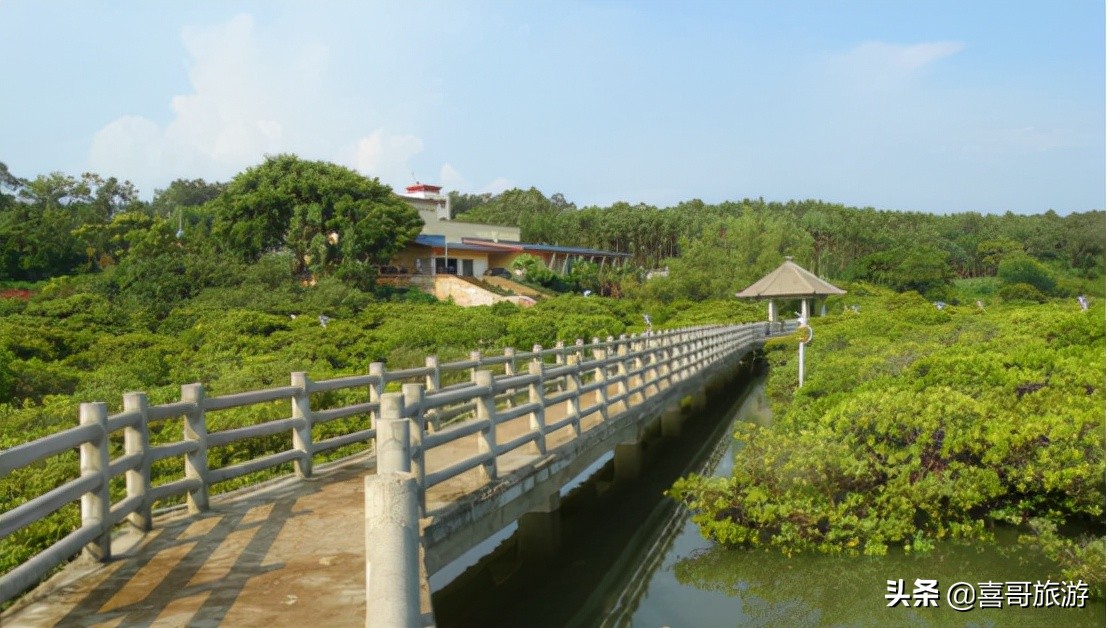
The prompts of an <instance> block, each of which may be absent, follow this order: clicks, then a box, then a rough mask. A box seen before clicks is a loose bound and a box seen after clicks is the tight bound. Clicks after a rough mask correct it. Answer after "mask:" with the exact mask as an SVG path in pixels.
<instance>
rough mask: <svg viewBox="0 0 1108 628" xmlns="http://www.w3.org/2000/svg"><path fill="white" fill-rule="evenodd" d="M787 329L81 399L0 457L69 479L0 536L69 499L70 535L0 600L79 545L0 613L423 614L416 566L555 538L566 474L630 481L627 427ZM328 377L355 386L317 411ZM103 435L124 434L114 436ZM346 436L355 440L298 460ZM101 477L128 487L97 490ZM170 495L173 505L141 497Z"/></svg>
mask: <svg viewBox="0 0 1108 628" xmlns="http://www.w3.org/2000/svg"><path fill="white" fill-rule="evenodd" d="M794 328H795V323H790V324H774V325H773V327H772V328H771V326H770V324H768V323H752V324H747V325H734V326H718V327H700V328H691V329H680V330H673V331H666V332H662V333H654V334H646V335H641V336H630V337H628V336H621V337H620V338H618V339H615V338H610V337H609V338H608V339H607V340H606V341H600V340H598V339H595V338H594V339H593V342H591V343H589V344H586V343H584V342H582V341H580V340H579V341H577V343H576V344H575V345H572V346H565V345H562V344H559V345H558V346H556V347H554V348H551V349H543V348H542V347H540V346H535V347H534V348H533V350H532V351H531V352H527V353H517V352H515V351H514V350H513V349H507V350H505V352H504V354H503V355H499V356H482V355H481V354H480V353H477V352H474V353H472V354H471V355H470V359H468V360H464V361H460V362H454V363H449V364H441V365H440V364H439V363H438V360H437V358H435V357H434V356H431V357H428V358H427V361H426V365H425V366H424V367H420V368H416V369H405V370H397V371H388V370H386V369H385V368H384V365H383V364H380V363H374V364H372V365H370V369H369V373H368V374H366V375H355V376H350V377H343V378H338V379H333V380H327V381H319V382H316V381H312V380H311V379H310V378H308V377H307V376H306V375H305V374H304V373H293V374H292V376H291V385H290V386H286V387H281V388H275V389H267V390H260V391H251V392H246V393H239V394H234V395H225V396H217V397H208V396H206V395H205V394H204V389H203V386H202V385H200V384H191V385H187V386H183V387H182V390H181V400H180V401H178V402H174V403H169V404H164V405H154V406H152V405H149V404H148V403H147V400H146V396H145V395H144V394H143V393H131V394H128V395H125V396H124V404H123V405H124V410H123V412H121V413H118V414H115V415H111V416H109V415H108V414H107V410H106V406H105V404H103V403H90V404H82V406H81V417H80V418H81V424H80V426H78V427H75V428H73V429H70V430H67V431H64V432H61V433H58V434H55V435H52V436H49V437H46V438H43V439H39V440H37V441H33V442H30V443H27V444H24V445H20V446H18V447H15V448H12V449H9V450H6V451H2V452H0V478H3V477H5V476H8V475H9V474H12V473H16V472H20V471H24V472H25V470H26V469H27V468H28V467H29V465H32V464H34V463H35V462H37V461H40V460H42V459H45V458H49V457H51V456H55V455H59V454H64V453H65V452H68V451H69V450H71V449H72V448H75V447H76V448H79V450H80V475H79V476H78V477H77V478H76V479H74V480H72V481H70V482H67V483H65V484H63V485H62V486H60V487H58V488H56V489H54V490H52V491H50V492H48V493H45V494H43V495H41V496H38V497H35V498H34V499H31V500H29V501H27V502H25V503H22V504H20V505H19V506H16V507H14V508H12V509H10V510H8V511H6V512H3V513H0V539H3V538H5V537H11V535H13V534H15V533H16V532H18V531H19V530H20V529H22V528H24V527H26V526H28V525H30V524H32V523H35V522H37V521H40V520H42V519H43V518H44V517H47V516H48V515H50V514H51V513H53V512H55V511H57V510H58V509H60V508H62V507H64V506H66V505H68V504H70V503H72V502H74V501H79V502H80V504H81V525H80V527H78V528H77V529H75V530H72V531H70V532H69V533H68V534H67V535H65V536H64V537H63V538H62V539H61V540H59V541H58V542H57V543H55V544H54V545H52V546H50V547H49V548H46V549H45V550H43V551H42V552H40V553H39V554H37V555H35V556H33V557H32V558H30V559H29V560H27V561H25V562H24V563H22V564H20V565H19V566H18V567H16V568H15V569H14V570H12V571H10V572H8V573H7V574H4V575H3V576H2V577H0V601H5V600H10V599H12V598H15V597H16V596H18V595H19V594H20V593H22V592H24V591H25V590H27V589H28V588H30V587H32V586H34V585H35V584H36V583H37V582H39V581H40V580H41V578H43V577H44V576H45V575H47V574H48V573H49V572H50V571H52V570H53V569H55V567H56V566H57V565H59V564H61V563H63V562H65V561H67V560H69V559H70V558H71V557H72V556H74V555H76V554H78V553H83V554H84V556H83V558H82V559H81V560H78V561H75V562H73V563H71V564H69V565H67V566H66V567H65V568H64V569H63V570H62V571H61V572H60V573H58V574H57V575H55V576H54V577H53V578H51V579H50V580H49V581H47V582H46V583H44V584H42V585H40V586H38V587H37V588H36V589H34V590H33V591H31V592H30V593H28V594H26V595H25V596H24V597H23V598H22V599H20V600H18V601H17V602H16V603H15V604H14V605H13V606H12V607H11V608H9V609H8V610H7V611H5V612H4V613H3V616H2V618H0V619H2V621H0V623H3V625H5V626H8V625H29V626H30V625H34V626H41V625H53V624H58V623H62V624H80V625H92V624H96V625H101V624H103V625H130V624H135V623H145V624H151V623H167V624H171V625H178V624H190V625H208V624H210V625H216V624H219V623H222V622H224V621H227V622H233V623H235V624H244V625H265V624H267V623H269V622H270V621H271V619H269V618H271V617H274V616H280V617H281V620H280V621H281V622H282V623H293V622H296V621H298V620H303V621H305V622H316V623H319V622H323V623H324V624H326V625H357V624H362V623H365V624H366V625H419V624H429V623H433V613H432V610H431V608H430V602H429V591H428V588H427V576H428V575H429V574H434V573H435V572H437V571H439V570H440V569H442V568H443V567H444V566H446V565H447V564H448V563H450V561H452V560H454V559H455V558H457V557H459V556H461V555H462V554H463V553H464V552H466V551H467V550H469V549H470V548H472V547H473V546H474V545H476V544H477V543H479V542H480V541H482V540H483V539H484V538H486V537H488V536H489V535H490V534H492V533H494V532H495V531H497V530H499V529H501V528H503V527H504V526H505V525H507V524H509V523H511V522H513V521H516V520H520V525H521V531H522V532H523V533H524V536H525V537H527V536H532V537H535V538H537V539H539V540H540V541H541V540H542V539H544V538H545V539H547V540H549V537H550V536H551V535H552V534H554V535H556V531H551V530H550V529H549V527H548V525H546V523H545V519H544V517H543V516H542V515H543V513H549V512H550V511H552V510H553V509H556V508H557V506H558V496H559V491H560V489H561V488H562V486H563V485H565V484H566V483H567V482H569V481H570V480H571V479H573V478H574V477H575V476H576V475H578V474H579V473H580V472H582V471H583V470H585V469H587V468H588V467H589V466H590V465H592V464H594V463H595V462H596V461H597V460H598V459H599V458H600V457H601V456H603V455H605V454H607V453H608V452H612V451H614V452H615V464H616V473H617V474H618V475H622V476H634V475H635V474H636V473H637V468H638V466H639V465H640V464H641V462H640V459H639V452H640V451H641V449H640V444H639V443H640V442H641V440H642V438H643V437H644V435H646V434H649V433H652V432H658V431H660V432H662V433H672V432H675V431H678V430H680V424H681V422H682V420H683V418H684V416H685V415H686V414H689V413H690V412H691V411H695V410H696V409H698V408H699V407H701V406H702V405H703V403H704V401H705V399H706V395H707V394H708V393H709V392H710V391H712V390H713V389H719V388H722V387H725V386H727V384H728V383H729V382H730V381H731V379H732V376H733V374H734V373H733V371H734V369H735V368H737V366H738V363H739V361H740V360H742V359H743V358H744V357H745V356H746V355H747V354H749V353H751V352H753V351H755V350H757V349H759V348H760V347H761V346H762V344H764V342H765V340H766V339H767V338H769V337H772V336H776V335H782V334H785V333H788V332H789V331H791V330H792V329H794ZM455 380H463V381H456V383H448V382H451V381H455ZM397 389H399V390H397ZM340 390H352V391H364V396H365V400H364V401H360V402H356V403H352V404H350V405H343V406H338V407H329V408H320V407H318V406H319V405H323V404H324V402H326V401H327V400H328V399H332V398H333V396H330V395H328V394H327V393H331V392H333V391H340ZM347 399H349V394H348V396H347ZM282 400H283V401H285V402H286V403H289V404H290V407H291V416H289V417H287V418H283V419H278V420H273V421H265V422H260V423H257V424H254V425H249V426H247V427H238V428H233V429H216V427H217V426H218V425H219V421H218V416H219V414H218V413H219V412H221V411H225V410H228V409H232V408H239V407H248V406H256V405H264V404H270V405H272V404H273V403H274V402H281V401H282ZM350 417H361V420H355V421H353V422H354V423H355V424H356V427H355V428H354V429H352V430H350V431H347V432H345V433H341V434H338V435H335V434H334V433H333V430H331V431H327V430H325V428H324V427H323V426H325V425H326V424H329V423H332V422H334V421H336V420H338V419H342V418H350ZM171 419H177V420H180V421H182V424H183V428H184V430H183V431H184V438H183V439H182V440H179V441H176V442H170V443H157V444H152V443H151V431H150V426H151V425H152V424H155V423H157V422H159V421H167V420H171ZM348 423H349V422H348ZM332 425H334V424H332ZM290 433H291V442H292V448H291V449H288V450H286V451H279V452H274V453H269V454H267V455H265V456H263V457H260V458H256V459H252V460H248V461H245V462H240V463H237V464H233V465H229V466H224V467H220V468H210V467H209V460H210V459H212V458H210V457H209V452H210V451H212V450H218V449H219V448H222V447H229V446H233V445H234V444H235V443H239V442H241V441H242V440H244V439H251V438H258V437H264V436H269V435H274V434H290ZM120 435H121V436H122V441H123V442H122V447H119V446H118V443H115V444H114V445H113V438H114V439H115V440H116V441H118V440H119V436H120ZM325 436H326V437H325ZM359 443H361V444H363V445H364V444H370V443H372V447H370V448H368V449H366V448H365V447H363V449H365V451H363V452H362V453H359V454H355V455H353V456H350V457H348V458H345V459H342V460H340V461H337V462H333V463H330V464H328V465H320V466H319V467H318V468H317V467H316V465H315V464H314V462H315V460H316V459H317V457H319V456H320V455H321V454H324V453H325V452H328V451H331V450H334V449H337V448H339V447H345V446H350V445H356V444H359ZM119 449H122V451H118V450H119ZM113 456H115V457H114V458H113ZM163 460H183V477H180V478H178V479H172V480H170V481H168V482H162V483H160V484H157V485H154V484H153V482H154V481H155V478H154V477H153V476H152V473H151V469H152V466H153V465H155V464H157V463H158V462H159V461H163ZM290 462H291V463H294V465H295V471H296V476H295V477H285V478H283V479H278V480H276V481H269V482H266V483H263V484H260V485H255V486H253V487H250V488H249V489H247V490H245V491H244V490H240V491H236V492H232V493H228V494H227V495H222V496H219V497H218V498H216V499H211V496H210V493H211V492H212V490H213V487H217V485H219V484H220V483H222V482H226V481H228V480H234V479H238V478H242V477H243V476H249V475H250V474H254V473H256V472H257V471H260V470H263V469H267V468H270V467H274V466H278V465H282V464H288V463H290ZM374 471H375V473H374ZM116 478H122V479H124V481H125V483H126V488H125V494H122V493H123V490H122V487H121V486H120V487H119V488H117V490H114V491H113V490H112V488H113V484H112V481H113V479H116ZM240 481H241V480H240ZM116 484H117V485H121V484H122V482H119V481H117V482H116ZM223 486H226V485H223ZM174 496H177V499H178V500H180V496H183V497H184V502H185V503H184V505H183V506H179V507H176V508H171V509H168V510H164V511H155V510H154V506H155V505H160V504H164V503H166V500H167V499H172V498H173V497H174ZM155 514H157V515H158V516H156V517H155V516H154V515H155ZM362 522H364V541H363V538H362V537H363V526H362ZM155 524H156V525H155ZM112 559H116V560H112ZM367 600H368V601H369V602H368V604H367Z"/></svg>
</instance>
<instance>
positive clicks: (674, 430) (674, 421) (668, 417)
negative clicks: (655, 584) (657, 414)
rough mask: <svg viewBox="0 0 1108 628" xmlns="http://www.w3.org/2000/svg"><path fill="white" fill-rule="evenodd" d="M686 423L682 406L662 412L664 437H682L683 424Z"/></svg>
mask: <svg viewBox="0 0 1108 628" xmlns="http://www.w3.org/2000/svg"><path fill="white" fill-rule="evenodd" d="M684 422H685V414H684V413H683V412H681V408H680V406H675V407H671V408H666V409H665V410H664V411H663V412H662V436H665V437H668V436H680V435H681V424H682V423H684Z"/></svg>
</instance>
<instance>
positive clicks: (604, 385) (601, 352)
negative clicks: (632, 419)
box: [592, 336, 612, 421]
mask: <svg viewBox="0 0 1108 628" xmlns="http://www.w3.org/2000/svg"><path fill="white" fill-rule="evenodd" d="M611 341H612V337H611V336H608V342H611ZM592 343H593V345H594V346H593V350H592V357H593V359H594V360H600V366H598V367H596V368H595V369H593V380H595V382H596V383H597V384H598V385H599V387H598V388H597V389H596V399H597V401H598V402H599V403H600V417H601V418H602V419H603V420H605V421H607V420H608V345H604V346H602V347H598V346H595V345H599V344H600V339H599V338H593V339H592Z"/></svg>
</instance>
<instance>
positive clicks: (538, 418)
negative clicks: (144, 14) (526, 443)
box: [527, 360, 546, 454]
mask: <svg viewBox="0 0 1108 628" xmlns="http://www.w3.org/2000/svg"><path fill="white" fill-rule="evenodd" d="M545 371H546V365H545V364H543V363H542V360H534V361H532V362H531V363H530V364H528V365H527V372H528V374H530V375H534V376H536V377H537V379H536V380H535V382H533V383H532V384H531V385H530V386H528V390H527V400H528V401H529V402H530V403H537V404H539V406H538V408H536V409H535V411H534V412H531V414H530V415H529V419H530V423H531V431H532V432H535V433H537V434H538V438H537V439H536V440H535V447H536V449H538V452H537V453H539V454H545V453H546V401H545V400H544V397H545V396H546V380H545V378H546V374H545Z"/></svg>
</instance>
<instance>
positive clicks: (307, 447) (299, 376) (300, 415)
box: [290, 371, 314, 478]
mask: <svg viewBox="0 0 1108 628" xmlns="http://www.w3.org/2000/svg"><path fill="white" fill-rule="evenodd" d="M290 383H291V384H292V385H293V386H297V387H299V388H300V392H299V393H296V394H295V395H293V397H292V417H293V418H294V419H302V420H303V421H304V423H303V424H302V425H300V426H299V427H296V428H293V430H292V448H293V449H295V450H296V451H298V452H300V459H299V460H297V461H296V475H298V476H299V477H301V478H310V477H312V454H313V453H314V452H313V451H312V424H313V417H312V380H311V378H310V377H308V374H307V373H304V372H302V371H298V372H295V373H292V374H291V377H290Z"/></svg>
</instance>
